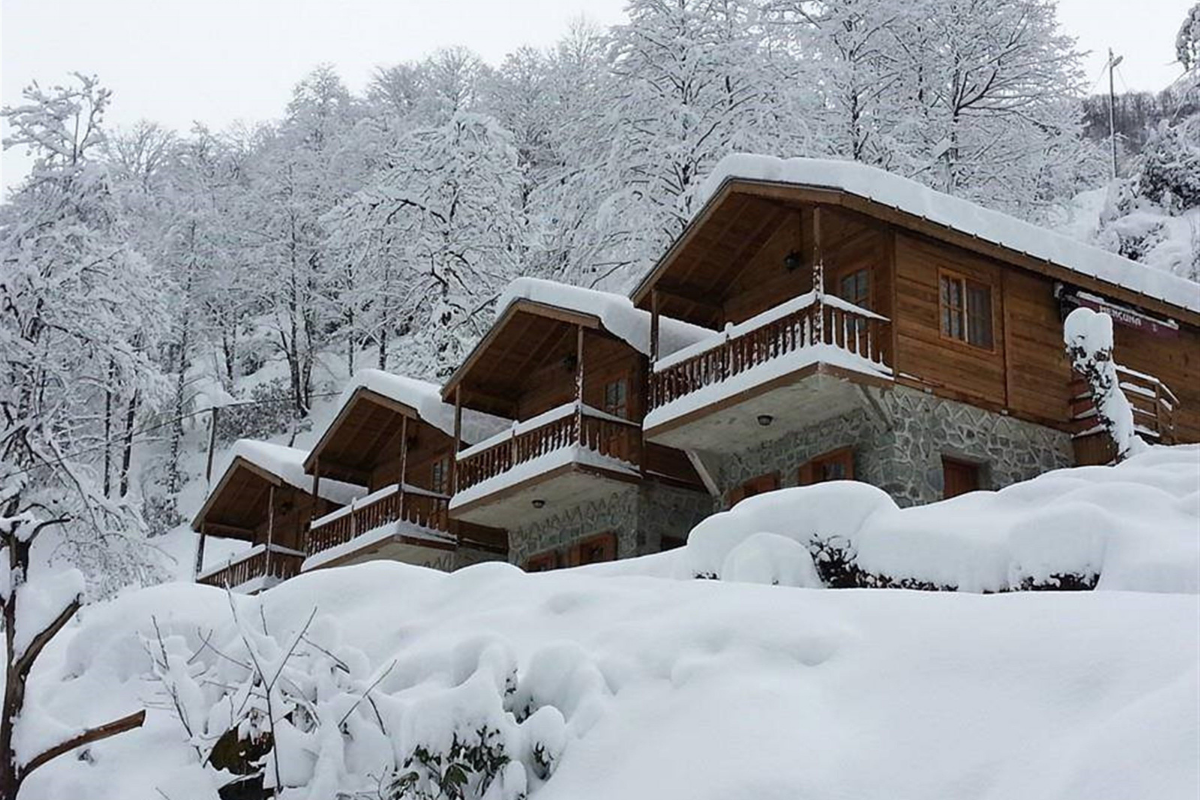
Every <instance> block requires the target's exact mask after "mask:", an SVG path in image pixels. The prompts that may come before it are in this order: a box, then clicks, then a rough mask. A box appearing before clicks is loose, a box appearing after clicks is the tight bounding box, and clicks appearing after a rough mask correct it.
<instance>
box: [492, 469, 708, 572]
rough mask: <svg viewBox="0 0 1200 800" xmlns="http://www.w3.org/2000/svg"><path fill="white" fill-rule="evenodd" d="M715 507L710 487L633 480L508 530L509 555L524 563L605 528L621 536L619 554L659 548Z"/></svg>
mask: <svg viewBox="0 0 1200 800" xmlns="http://www.w3.org/2000/svg"><path fill="white" fill-rule="evenodd" d="M714 510H715V506H714V503H713V499H712V497H710V496H709V495H708V494H706V493H704V492H699V491H690V490H688V489H682V488H677V487H674V486H668V485H666V484H663V483H659V482H657V481H646V482H643V483H642V484H638V485H635V484H630V485H629V486H627V487H622V488H621V489H618V490H617V491H615V492H613V493H612V494H610V495H608V496H607V497H604V498H602V499H600V500H596V501H591V502H587V503H581V504H579V505H576V506H572V507H571V508H567V509H564V510H563V511H561V512H558V513H556V514H554V515H552V516H550V517H547V518H545V519H543V520H540V521H539V522H537V523H534V524H532V525H525V526H522V527H519V528H513V529H511V530H509V532H508V559H509V561H510V562H512V563H513V564H517V565H523V564H524V563H525V562H526V560H527V559H528V558H529V557H530V556H533V555H537V554H539V553H544V552H546V551H548V550H558V551H559V552H560V553H565V551H566V550H567V548H569V547H570V546H571V545H572V544H574V543H576V542H578V541H580V540H582V539H586V538H588V537H589V536H595V535H596V534H600V533H607V532H610V531H611V532H613V533H615V534H616V536H617V558H618V559H621V558H633V557H634V556H641V555H647V554H649V553H657V552H659V551H660V550H661V549H662V540H663V537H664V536H666V537H677V538H685V537H686V536H687V534H688V531H690V530H691V529H692V528H693V527H694V526H695V525H696V523H698V522H699V521H700V520H702V519H704V518H705V517H707V516H708V515H709V514H711V513H712V512H713V511H714Z"/></svg>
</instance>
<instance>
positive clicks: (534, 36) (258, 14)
mask: <svg viewBox="0 0 1200 800" xmlns="http://www.w3.org/2000/svg"><path fill="white" fill-rule="evenodd" d="M1192 2H1193V0H1059V9H1060V10H1059V18H1060V21H1061V22H1062V26H1063V28H1064V29H1065V30H1066V31H1067V32H1068V33H1070V34H1072V35H1074V36H1076V37H1077V38H1078V39H1079V44H1080V47H1081V48H1082V49H1085V50H1091V51H1093V52H1092V54H1091V55H1090V57H1089V58H1088V60H1087V62H1086V64H1087V72H1088V82H1089V83H1094V82H1095V81H1096V79H1097V78H1098V77H1099V76H1100V75H1101V74H1102V72H1103V66H1104V59H1105V52H1106V49H1107V48H1108V47H1110V46H1111V47H1112V48H1113V49H1114V50H1115V51H1116V52H1117V53H1119V54H1121V55H1123V56H1124V57H1125V60H1124V63H1123V64H1121V66H1120V68H1119V72H1118V79H1117V91H1122V90H1123V89H1126V88H1128V89H1133V90H1157V89H1161V88H1163V87H1164V86H1166V85H1167V84H1168V83H1170V82H1171V81H1172V80H1173V79H1174V78H1175V77H1176V76H1178V75H1179V73H1180V71H1181V69H1180V67H1179V65H1178V64H1173V63H1171V62H1172V60H1173V52H1174V46H1173V43H1174V38H1175V32H1176V31H1177V30H1178V28H1179V25H1180V23H1181V22H1182V20H1183V15H1184V12H1185V11H1186V9H1187V8H1188V7H1190V5H1191V3H1192ZM623 6H624V0H204V1H203V2H195V0H0V96H2V99H3V103H4V104H6V105H7V104H13V103H16V102H18V101H19V100H20V91H21V89H22V87H24V86H26V85H27V84H28V83H29V82H30V81H31V80H34V79H37V80H38V81H40V82H41V83H43V84H49V83H52V82H55V81H59V80H61V79H62V78H63V76H64V75H65V74H66V73H67V72H68V71H71V70H80V71H84V72H92V73H96V74H98V75H99V76H100V79H101V82H102V83H103V84H104V85H106V86H108V87H109V88H111V89H112V90H113V92H114V96H113V105H112V110H111V112H110V113H109V115H108V122H109V124H110V125H114V124H115V125H118V126H120V125H127V124H129V123H132V122H135V121H136V120H138V119H143V118H145V119H153V120H156V121H158V122H161V123H163V124H165V125H167V126H169V127H172V128H176V129H179V130H185V131H186V130H187V129H188V128H189V127H190V126H191V124H192V122H193V121H196V120H199V121H202V122H204V123H205V124H207V125H208V126H210V127H213V128H218V129H219V128H223V127H225V126H226V125H228V124H229V123H231V122H233V121H235V120H238V119H243V120H262V119H271V118H275V117H278V116H279V115H281V114H282V112H283V107H284V105H285V104H286V103H287V100H288V97H289V95H290V93H291V88H292V86H293V85H294V84H295V83H296V82H297V81H298V80H299V79H300V78H301V77H303V76H304V74H305V73H307V72H308V71H309V70H310V69H312V67H313V66H315V65H316V64H318V63H321V62H329V63H332V64H334V65H335V66H336V68H337V69H338V71H339V73H340V74H341V75H342V77H343V79H344V80H345V81H346V82H347V84H348V85H349V86H350V87H351V88H352V89H354V90H360V89H362V88H363V87H364V86H365V85H366V83H367V80H368V79H369V77H370V75H371V72H372V70H373V69H374V68H375V67H376V66H380V65H389V64H394V63H397V62H399V61H405V60H408V59H415V58H420V57H421V56H423V55H425V54H427V53H429V52H430V51H431V50H434V49H436V48H437V47H441V46H445V45H452V44H461V45H465V46H467V47H469V48H471V49H472V50H474V51H475V52H477V53H479V54H480V55H481V56H482V57H483V58H484V59H485V60H486V61H488V62H490V63H492V64H497V63H499V62H500V61H501V60H502V59H503V57H504V55H505V54H506V53H508V52H509V51H511V50H513V49H515V48H516V47H518V46H520V45H522V44H531V45H535V46H547V45H550V44H553V43H554V41H555V40H557V39H558V37H559V36H560V35H561V34H562V33H563V32H564V31H565V30H566V28H567V26H568V25H569V24H570V22H571V20H572V19H575V18H577V17H579V16H581V15H583V16H586V17H587V18H589V19H590V20H592V21H594V22H597V23H599V24H602V25H610V24H612V23H614V22H618V21H620V20H621V19H622V18H623V13H622V8H623ZM1094 88H1095V89H1096V90H1097V91H1098V90H1100V89H1101V88H1107V84H1106V83H1094ZM27 169H28V160H27V159H26V158H25V157H24V155H23V154H22V153H20V152H17V151H16V150H9V151H7V152H5V154H4V156H3V170H2V173H0V180H2V182H3V185H4V186H5V187H8V186H10V185H12V184H14V183H15V182H16V181H17V180H19V179H20V177H21V176H22V175H23V174H24V173H25V171H26V170H27Z"/></svg>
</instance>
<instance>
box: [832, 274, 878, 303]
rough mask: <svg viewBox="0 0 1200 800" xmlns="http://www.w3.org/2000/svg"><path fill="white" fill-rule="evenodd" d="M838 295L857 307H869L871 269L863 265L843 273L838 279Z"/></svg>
mask: <svg viewBox="0 0 1200 800" xmlns="http://www.w3.org/2000/svg"><path fill="white" fill-rule="evenodd" d="M838 297H840V298H842V299H843V300H845V301H847V302H850V303H854V305H856V306H858V307H859V308H866V309H870V308H871V270H869V269H867V268H866V267H864V268H863V269H857V270H855V271H854V272H851V273H850V274H849V275H843V276H842V279H841V280H840V281H838Z"/></svg>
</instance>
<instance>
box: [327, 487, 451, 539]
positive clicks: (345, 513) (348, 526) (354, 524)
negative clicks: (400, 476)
mask: <svg viewBox="0 0 1200 800" xmlns="http://www.w3.org/2000/svg"><path fill="white" fill-rule="evenodd" d="M449 501H450V498H449V497H447V496H446V495H444V494H438V493H436V492H430V491H427V490H425V489H421V488H418V487H416V486H408V485H405V487H404V491H403V492H402V491H400V487H399V486H397V485H392V486H388V487H386V488H384V489H380V490H379V491H377V492H374V493H372V494H369V495H367V496H366V497H363V498H361V499H359V500H355V501H354V502H353V503H352V504H350V505H348V506H345V507H344V508H339V509H338V510H337V511H334V512H332V513H330V514H326V515H325V516H323V517H320V518H319V519H315V520H313V522H312V525H311V526H310V527H309V532H308V554H309V555H313V554H314V553H320V552H322V551H324V550H328V549H329V548H331V547H337V546H338V545H341V544H345V543H346V542H349V541H351V540H353V539H354V538H356V537H357V536H360V535H362V534H364V533H367V532H368V531H372V530H375V529H377V528H381V527H383V526H384V525H387V524H389V523H392V522H410V523H412V524H414V525H419V526H421V527H423V528H428V529H430V530H434V531H442V532H446V531H448V530H449V525H450V522H449V517H448V514H447V504H448V503H449Z"/></svg>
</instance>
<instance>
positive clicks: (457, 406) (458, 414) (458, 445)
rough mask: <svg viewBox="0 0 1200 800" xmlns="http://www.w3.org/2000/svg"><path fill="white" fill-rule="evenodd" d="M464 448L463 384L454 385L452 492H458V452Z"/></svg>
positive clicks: (451, 461) (451, 462)
mask: <svg viewBox="0 0 1200 800" xmlns="http://www.w3.org/2000/svg"><path fill="white" fill-rule="evenodd" d="M460 450H462V384H459V385H457V386H455V387H454V457H453V458H451V459H450V488H451V492H450V494H452V495H454V494H458V452H459V451H460Z"/></svg>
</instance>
